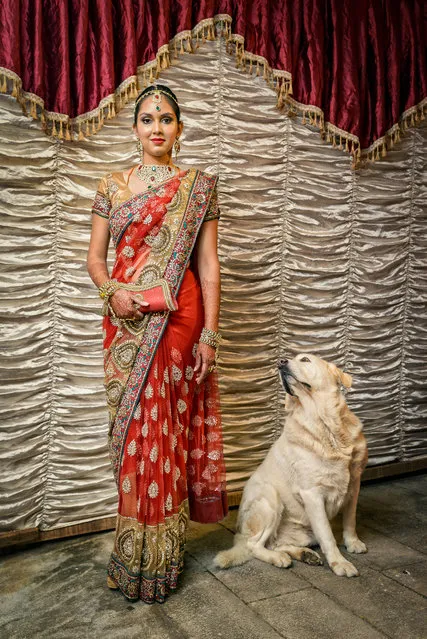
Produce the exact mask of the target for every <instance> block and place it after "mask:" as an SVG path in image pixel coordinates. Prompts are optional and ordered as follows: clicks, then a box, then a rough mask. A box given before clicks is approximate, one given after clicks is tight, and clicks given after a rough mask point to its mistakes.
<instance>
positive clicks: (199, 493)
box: [88, 85, 227, 603]
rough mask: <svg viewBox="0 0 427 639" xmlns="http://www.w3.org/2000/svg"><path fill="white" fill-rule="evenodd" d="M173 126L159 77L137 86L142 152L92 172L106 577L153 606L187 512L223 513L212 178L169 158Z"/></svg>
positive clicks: (172, 104)
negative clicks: (100, 308)
mask: <svg viewBox="0 0 427 639" xmlns="http://www.w3.org/2000/svg"><path fill="white" fill-rule="evenodd" d="M182 128H183V125H182V122H180V113H179V107H178V104H177V102H176V96H175V95H174V94H173V93H172V91H171V90H170V89H169V88H168V87H165V86H162V85H157V86H151V87H148V88H147V89H145V90H144V91H143V92H142V94H140V95H139V96H138V98H137V100H136V106H135V124H134V131H135V133H136V135H137V137H138V140H139V142H140V143H141V144H142V148H143V151H144V161H143V163H142V164H141V165H139V166H138V167H133V168H132V169H130V170H129V171H126V172H124V173H115V174H110V175H107V176H105V177H104V178H103V179H102V180H101V182H100V185H99V187H98V192H97V195H96V198H95V201H94V205H93V213H94V214H95V215H93V226H92V235H91V244H90V248H89V253H88V270H89V274H90V276H91V278H92V279H93V281H94V282H95V284H96V285H97V286H98V287H99V290H100V295H101V296H102V297H103V298H104V309H105V311H106V313H107V314H106V316H105V318H104V364H105V386H106V391H107V402H108V407H109V413H110V429H109V449H110V457H111V462H112V465H113V470H114V475H115V479H116V482H117V487H118V492H119V503H118V515H117V526H116V536H115V543H114V549H113V552H112V554H111V558H110V562H109V565H108V578H107V583H108V585H109V587H110V588H119V589H120V590H121V592H122V593H123V594H124V595H125V596H126V597H128V598H129V599H142V600H143V601H145V602H147V603H153V602H155V601H157V602H160V603H162V602H163V601H164V600H165V597H166V595H167V594H168V593H169V592H171V591H173V590H175V589H176V587H177V579H178V574H179V573H180V572H181V570H182V569H183V554H184V544H185V533H186V526H187V521H188V517H190V518H191V519H193V520H195V521H199V522H204V523H208V522H209V523H210V522H216V521H219V520H220V519H222V518H223V517H224V516H225V515H226V513H227V500H226V493H225V469H224V461H223V452H222V432H221V419H220V412H219V395H218V382H217V376H216V372H215V370H214V368H215V355H216V347H217V343H218V338H219V336H218V333H217V330H218V315H219V264H218V258H217V251H216V243H217V225H218V218H219V213H218V205H217V197H216V182H217V178H216V177H215V176H213V175H209V174H207V173H203V172H202V171H198V170H196V169H189V170H181V169H179V168H178V167H176V166H175V165H173V164H172V162H171V152H172V147H173V145H174V144H175V148H176V145H177V140H178V138H179V135H180V134H181V132H182ZM110 237H111V238H112V240H113V243H114V245H115V248H116V261H115V264H114V267H113V272H112V276H111V278H110V276H109V273H108V270H107V266H106V258H107V250H108V243H109V239H110ZM152 287H156V288H155V290H156V291H157V293H158V292H159V291H160V292H161V296H162V295H164V300H165V301H164V303H165V307H164V308H162V309H161V310H157V311H155V312H153V311H150V303H147V301H146V299H147V297H146V299H145V300H144V292H146V293H149V290H147V289H152ZM162 299H163V298H162ZM175 301H176V305H175ZM172 308H175V309H176V310H171V309H172Z"/></svg>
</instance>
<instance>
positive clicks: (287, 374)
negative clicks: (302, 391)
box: [277, 359, 311, 397]
mask: <svg viewBox="0 0 427 639" xmlns="http://www.w3.org/2000/svg"><path fill="white" fill-rule="evenodd" d="M277 368H278V369H279V373H280V377H281V379H282V384H283V387H284V389H285V391H286V392H287V393H288V395H292V397H296V395H295V393H294V392H293V390H292V386H291V380H294V381H295V382H296V383H297V384H301V385H302V386H305V388H307V389H308V390H310V389H311V386H310V384H307V383H306V382H301V381H300V380H299V379H297V378H296V377H295V375H294V374H293V373H292V372H291V371H290V369H289V360H288V359H279V361H278V362H277Z"/></svg>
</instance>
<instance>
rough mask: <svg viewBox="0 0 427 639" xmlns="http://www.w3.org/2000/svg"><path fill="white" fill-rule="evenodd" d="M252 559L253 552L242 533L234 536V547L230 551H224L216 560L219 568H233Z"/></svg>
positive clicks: (215, 562)
mask: <svg viewBox="0 0 427 639" xmlns="http://www.w3.org/2000/svg"><path fill="white" fill-rule="evenodd" d="M251 557H252V552H251V551H250V549H249V548H248V543H247V538H246V537H245V536H244V535H241V534H240V533H236V535H235V536H234V546H233V547H232V548H230V549H229V550H222V551H221V552H219V553H218V554H217V555H216V556H215V558H214V564H215V566H218V568H231V566H241V565H242V564H245V563H246V562H247V561H249V559H250V558H251Z"/></svg>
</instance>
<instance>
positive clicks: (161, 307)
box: [124, 280, 178, 313]
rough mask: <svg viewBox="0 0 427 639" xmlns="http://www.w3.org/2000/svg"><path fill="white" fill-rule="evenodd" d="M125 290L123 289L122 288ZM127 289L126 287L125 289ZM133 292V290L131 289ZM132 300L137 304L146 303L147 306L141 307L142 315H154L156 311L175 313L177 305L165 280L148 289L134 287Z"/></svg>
mask: <svg viewBox="0 0 427 639" xmlns="http://www.w3.org/2000/svg"><path fill="white" fill-rule="evenodd" d="M124 288H125V287H124ZM126 288H127V287H126ZM132 290H133V289H132ZM135 291H136V295H134V299H135V300H136V301H138V302H147V303H148V304H149V306H148V307H147V306H141V309H140V310H141V312H142V313H155V312H156V311H177V310H178V303H177V301H176V297H175V295H173V293H172V292H171V290H170V288H169V286H168V283H167V282H166V280H161V283H158V284H156V285H154V286H151V287H150V288H143V289H142V288H141V287H140V286H139V285H136V286H135Z"/></svg>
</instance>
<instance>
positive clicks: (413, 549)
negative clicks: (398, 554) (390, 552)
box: [363, 523, 427, 563]
mask: <svg viewBox="0 0 427 639" xmlns="http://www.w3.org/2000/svg"><path fill="white" fill-rule="evenodd" d="M363 528H369V529H370V530H372V531H373V532H377V533H380V534H381V535H383V536H384V537H387V539H391V540H392V541H394V542H396V543H397V544H400V545H401V546H404V547H405V548H407V549H408V550H412V551H413V552H418V553H419V554H420V555H422V556H423V557H425V558H426V559H427V553H424V552H422V551H421V550H417V549H416V548H413V547H412V546H408V544H404V543H403V542H402V541H399V540H397V539H394V537H391V536H390V535H389V534H387V533H385V532H383V531H382V530H379V529H378V528H374V527H373V526H372V525H369V524H365V523H363ZM367 554H369V550H368V553H367ZM409 561H411V562H412V563H415V562H416V561H419V559H414V560H413V561H412V559H410V560H409Z"/></svg>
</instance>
